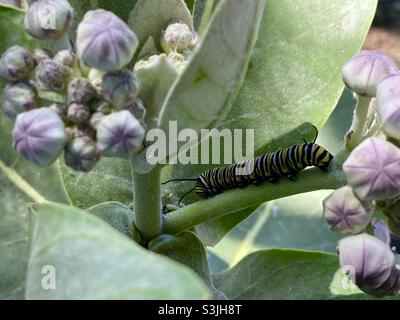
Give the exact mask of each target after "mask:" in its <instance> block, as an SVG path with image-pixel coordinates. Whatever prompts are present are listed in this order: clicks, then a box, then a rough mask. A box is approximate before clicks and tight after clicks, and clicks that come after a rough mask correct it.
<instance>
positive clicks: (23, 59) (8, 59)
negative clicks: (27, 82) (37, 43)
mask: <svg viewBox="0 0 400 320" xmlns="http://www.w3.org/2000/svg"><path fill="white" fill-rule="evenodd" d="M33 69H34V61H33V57H32V55H31V54H30V53H29V51H28V50H26V49H25V48H23V47H20V46H13V47H11V48H9V49H8V50H7V51H6V52H5V53H4V54H3V55H2V57H1V59H0V76H1V77H2V78H4V79H6V80H7V81H18V80H24V79H27V78H29V76H30V74H31V73H32V71H33Z"/></svg>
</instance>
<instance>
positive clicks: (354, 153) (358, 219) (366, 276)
mask: <svg viewBox="0 0 400 320" xmlns="http://www.w3.org/2000/svg"><path fill="white" fill-rule="evenodd" d="M343 79H344V82H345V84H346V86H347V87H348V88H349V89H350V90H352V91H353V92H354V93H355V94H356V96H357V98H358V104H357V106H356V110H355V113H354V119H353V125H352V129H351V131H350V132H349V133H348V135H347V136H346V138H347V139H348V140H347V142H348V144H347V147H348V150H349V151H350V155H349V156H348V158H347V159H346V161H345V162H344V164H343V171H344V173H345V176H346V179H347V186H345V187H343V188H341V189H339V190H336V191H334V192H333V193H332V194H331V195H330V196H329V197H328V198H326V199H325V200H324V201H323V207H324V213H325V217H326V219H327V222H328V224H329V225H330V226H331V228H332V229H333V230H336V231H340V232H343V233H352V234H359V233H361V232H364V231H366V230H367V229H368V226H369V225H372V227H373V229H374V230H375V234H376V237H372V236H369V235H367V234H361V235H354V236H350V237H347V238H345V239H343V240H342V241H341V242H340V243H339V253H340V262H341V265H342V266H347V267H348V266H352V268H353V271H354V274H353V276H355V278H353V280H355V283H356V284H357V285H358V286H359V287H360V288H361V289H362V290H363V291H365V292H367V293H370V294H372V295H376V296H384V295H392V294H397V293H398V292H399V290H400V271H399V267H397V266H395V264H394V253H393V252H392V250H391V248H390V231H389V228H387V227H386V225H385V224H383V225H384V226H382V223H376V222H375V220H374V219H373V216H374V211H375V209H378V210H381V211H382V212H383V213H384V214H386V216H387V217H388V218H389V219H391V220H393V219H396V221H397V223H398V222H399V221H400V211H398V210H397V218H394V217H393V216H396V213H394V212H393V210H390V213H391V215H389V214H388V213H389V210H388V211H386V210H385V209H386V208H389V207H390V208H391V209H393V208H399V207H400V202H399V199H400V148H399V146H400V73H399V71H398V68H397V65H396V63H395V62H394V61H393V60H392V59H391V58H390V57H389V56H387V55H385V54H382V53H379V52H376V51H362V52H361V53H360V54H358V55H356V56H355V57H353V58H352V59H350V60H349V61H348V62H347V63H346V64H345V66H344V67H343ZM355 138H356V140H354V139H355ZM349 142H350V143H349Z"/></svg>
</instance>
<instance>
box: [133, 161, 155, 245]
mask: <svg viewBox="0 0 400 320" xmlns="http://www.w3.org/2000/svg"><path fill="white" fill-rule="evenodd" d="M132 173H133V180H134V195H135V198H134V212H135V226H136V228H137V229H138V230H139V232H140V234H141V236H142V238H143V240H144V241H145V242H148V241H150V240H151V239H153V238H155V237H157V236H158V235H160V234H161V222H162V221H161V181H160V176H161V167H158V166H157V167H155V168H154V169H153V170H152V171H151V172H150V173H148V174H140V173H137V172H135V170H133V166H132Z"/></svg>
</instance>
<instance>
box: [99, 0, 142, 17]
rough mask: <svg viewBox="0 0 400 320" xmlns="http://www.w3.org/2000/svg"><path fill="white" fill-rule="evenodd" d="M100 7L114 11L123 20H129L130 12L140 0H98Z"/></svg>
mask: <svg viewBox="0 0 400 320" xmlns="http://www.w3.org/2000/svg"><path fill="white" fill-rule="evenodd" d="M98 2H99V8H102V9H104V10H108V11H111V12H114V13H115V14H116V15H118V16H119V17H120V18H121V19H122V20H124V21H126V22H128V20H129V14H130V12H131V11H132V10H133V8H134V7H135V5H136V3H137V2H138V0H120V1H110V0H98Z"/></svg>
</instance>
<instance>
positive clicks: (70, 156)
mask: <svg viewBox="0 0 400 320" xmlns="http://www.w3.org/2000/svg"><path fill="white" fill-rule="evenodd" d="M64 159H65V164H66V165H67V166H69V167H70V168H72V169H74V170H77V171H83V172H89V171H90V170H92V169H93V167H94V166H95V165H96V163H97V162H98V161H99V160H100V153H99V152H98V151H97V148H96V143H95V142H94V141H93V140H92V139H91V138H89V137H88V136H84V137H81V138H75V139H73V140H71V142H70V143H69V144H68V145H67V147H66V148H65V153H64Z"/></svg>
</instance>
